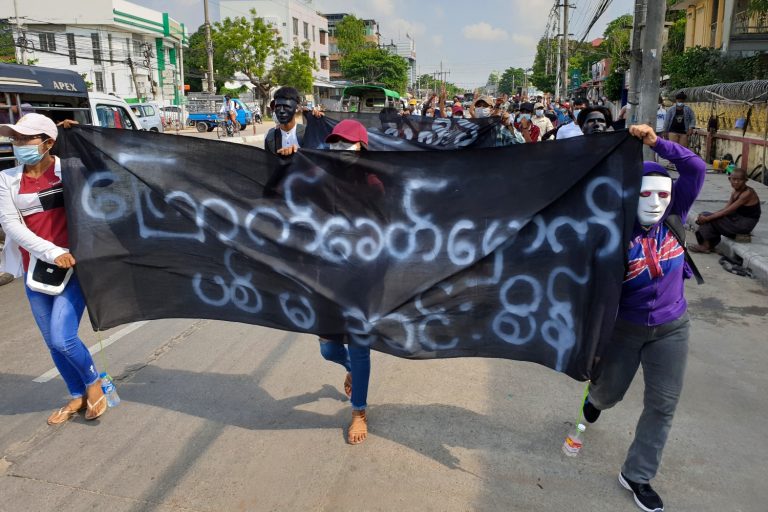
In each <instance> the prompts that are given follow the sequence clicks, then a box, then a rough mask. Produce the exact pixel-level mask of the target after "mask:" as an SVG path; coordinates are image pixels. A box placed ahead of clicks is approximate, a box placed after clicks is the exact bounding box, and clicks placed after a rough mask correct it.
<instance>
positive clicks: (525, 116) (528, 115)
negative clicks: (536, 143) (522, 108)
mask: <svg viewBox="0 0 768 512" xmlns="http://www.w3.org/2000/svg"><path fill="white" fill-rule="evenodd" d="M523 119H527V120H528V121H530V120H531V114H520V117H518V118H517V120H518V122H520V121H522V120H523Z"/></svg>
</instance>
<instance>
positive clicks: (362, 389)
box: [320, 338, 371, 411]
mask: <svg viewBox="0 0 768 512" xmlns="http://www.w3.org/2000/svg"><path fill="white" fill-rule="evenodd" d="M348 345H349V348H347V345H344V344H343V343H341V342H337V341H330V340H325V339H323V338H320V353H321V354H322V355H323V357H324V358H325V359H326V360H327V361H331V362H334V363H338V364H340V365H341V366H343V367H344V368H345V369H346V370H347V371H348V372H350V373H351V374H352V409H354V410H355V411H363V410H365V408H366V406H367V404H366V401H367V400H368V381H369V380H370V377H371V349H370V348H368V347H364V346H361V345H357V344H356V343H354V342H352V341H350V342H349V344H348Z"/></svg>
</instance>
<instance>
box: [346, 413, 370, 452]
mask: <svg viewBox="0 0 768 512" xmlns="http://www.w3.org/2000/svg"><path fill="white" fill-rule="evenodd" d="M359 436H362V437H359ZM367 437H368V418H367V417H366V415H365V410H362V411H352V423H350V424H349V432H348V433H347V442H349V444H360V443H362V442H363V441H365V439H366V438H367Z"/></svg>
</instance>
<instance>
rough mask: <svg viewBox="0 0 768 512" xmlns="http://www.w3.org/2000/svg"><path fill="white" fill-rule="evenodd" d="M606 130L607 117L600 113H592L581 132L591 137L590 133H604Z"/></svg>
mask: <svg viewBox="0 0 768 512" xmlns="http://www.w3.org/2000/svg"><path fill="white" fill-rule="evenodd" d="M605 129H606V122H605V116H604V115H603V114H601V113H600V112H590V113H589V115H588V116H587V118H586V119H585V120H584V126H582V127H581V131H582V132H584V135H589V134H590V133H602V132H604V131H605Z"/></svg>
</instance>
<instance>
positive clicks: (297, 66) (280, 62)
mask: <svg viewBox="0 0 768 512" xmlns="http://www.w3.org/2000/svg"><path fill="white" fill-rule="evenodd" d="M309 47H310V44H309V41H304V43H303V44H302V45H301V46H294V47H293V48H291V54H290V58H289V59H287V58H285V56H283V55H282V54H281V55H280V56H278V57H277V58H276V59H275V63H274V64H273V66H272V71H271V74H270V78H271V81H272V82H274V83H276V84H280V85H289V86H291V87H295V88H296V89H297V90H298V91H299V92H300V93H304V94H306V93H311V92H312V84H313V82H314V79H313V77H312V71H314V70H316V69H317V65H316V63H315V61H314V60H313V59H312V57H311V56H310V55H309Z"/></svg>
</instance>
